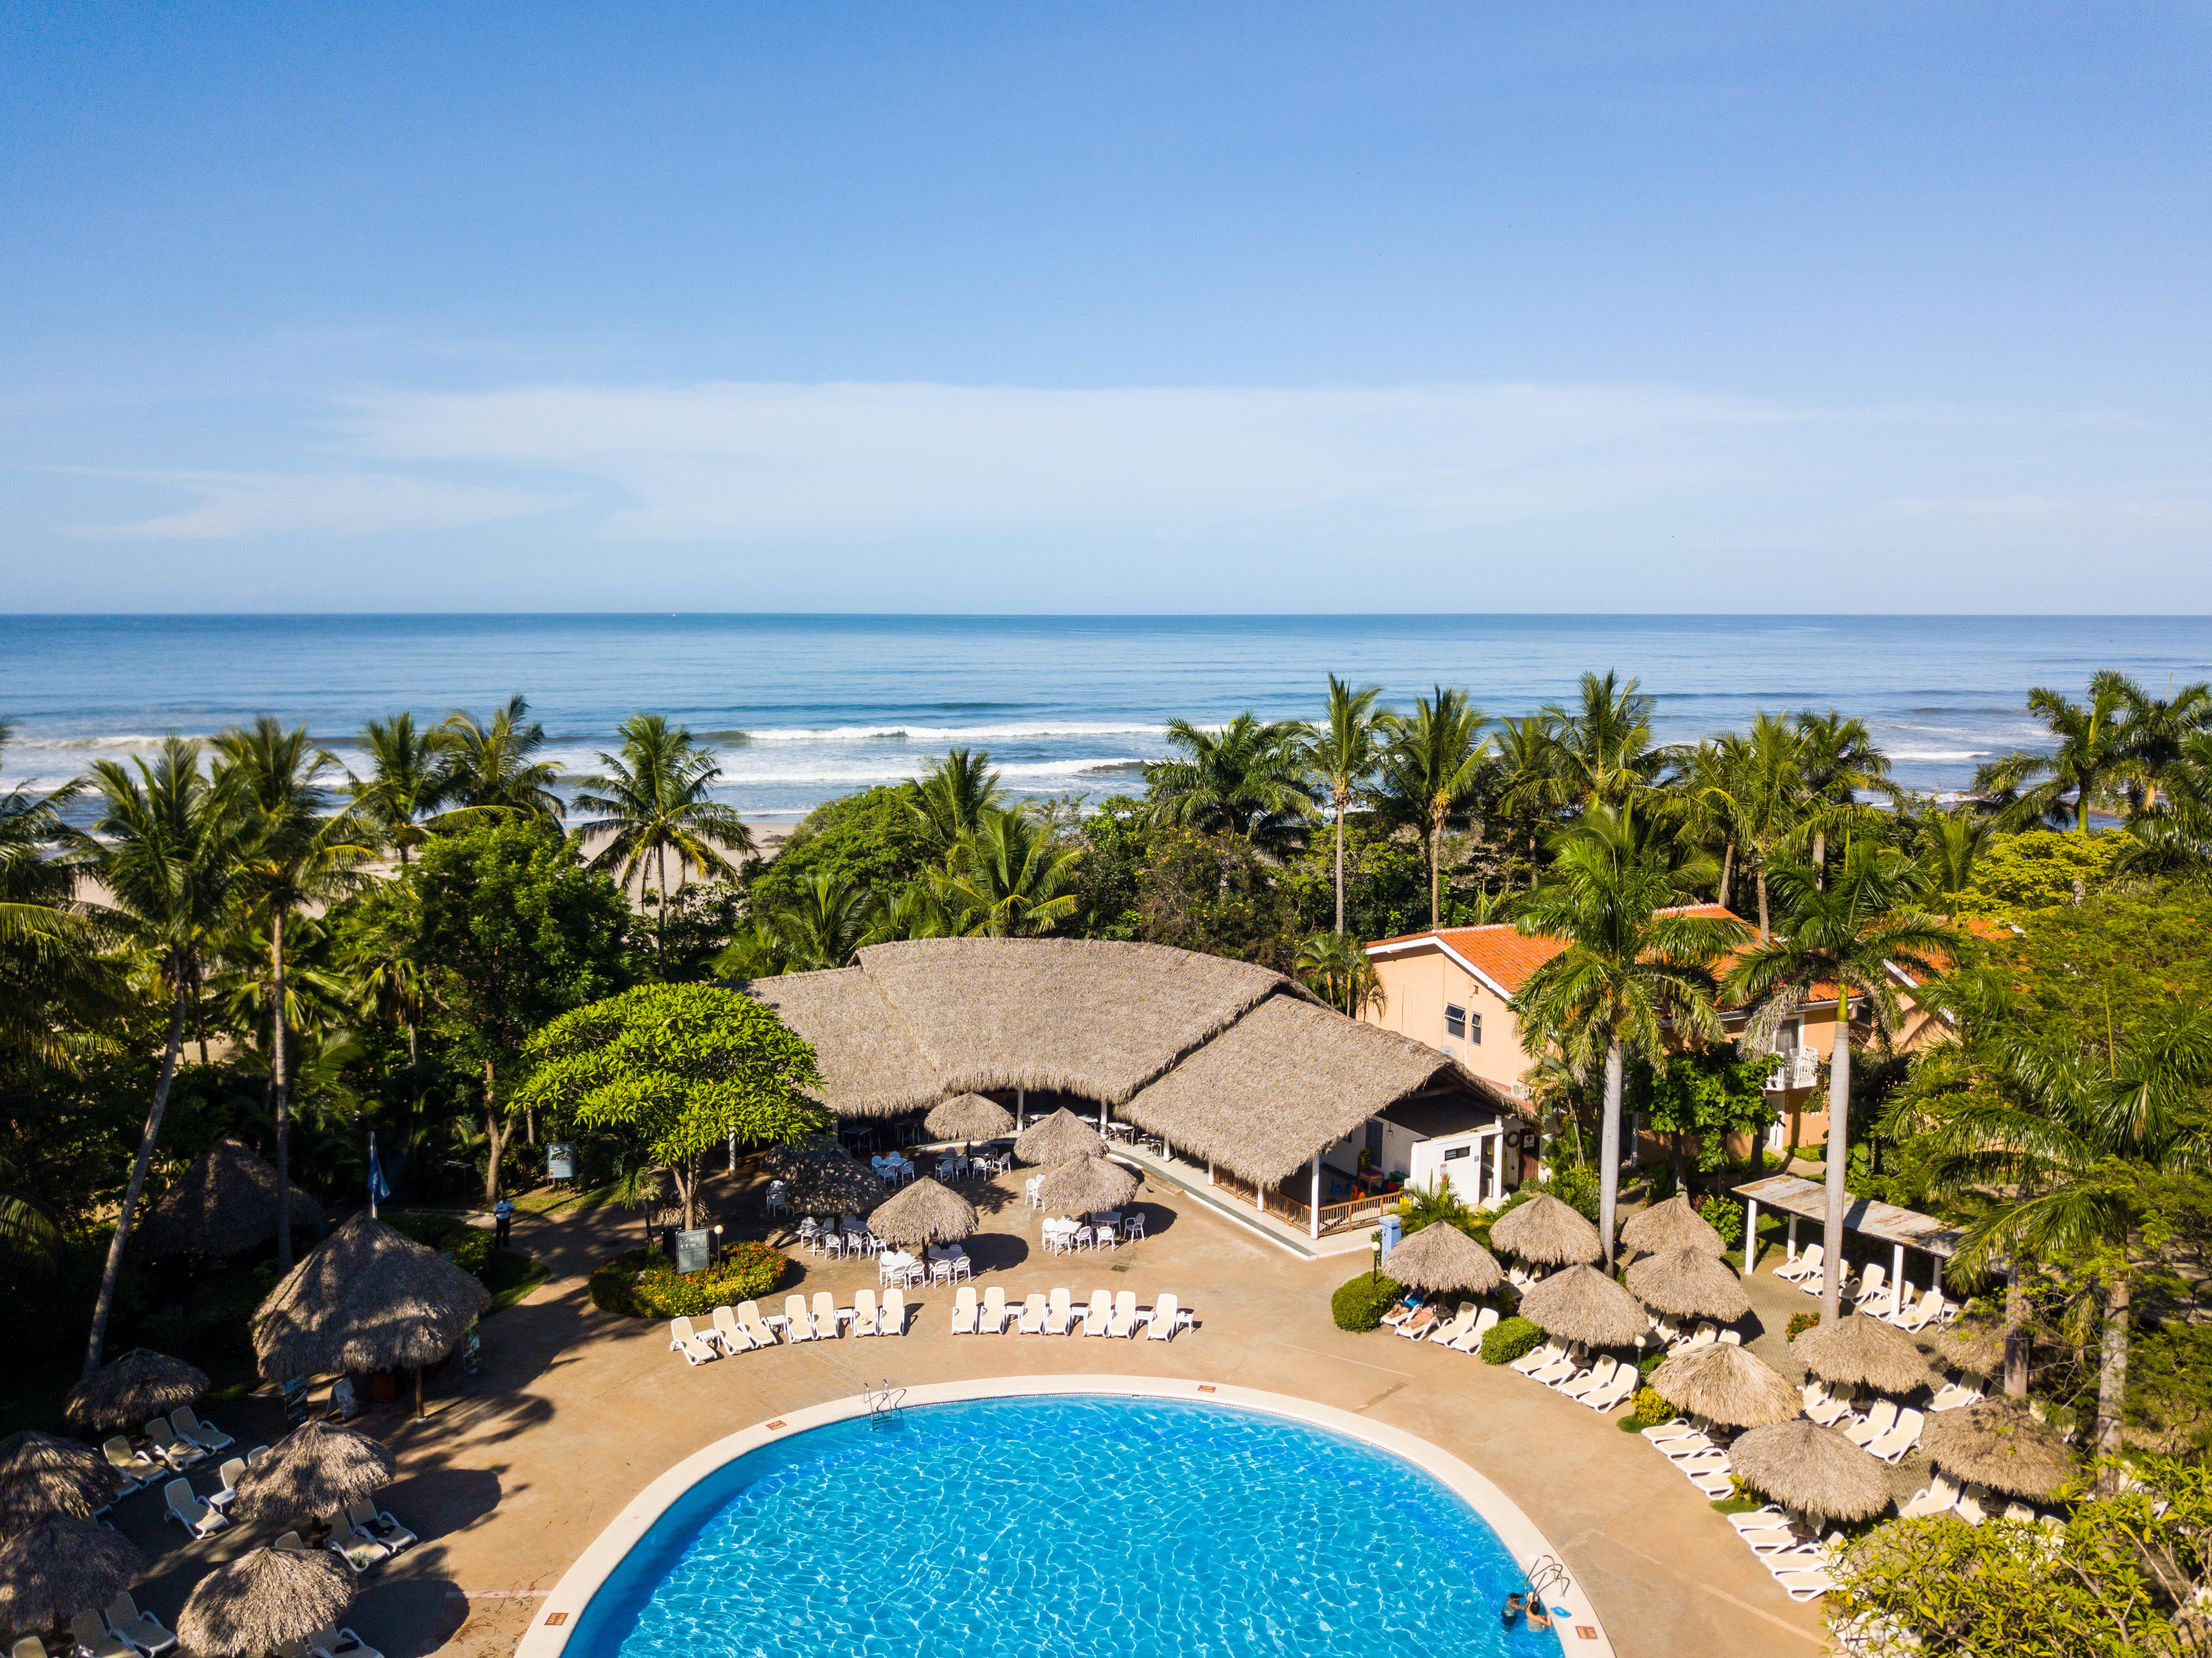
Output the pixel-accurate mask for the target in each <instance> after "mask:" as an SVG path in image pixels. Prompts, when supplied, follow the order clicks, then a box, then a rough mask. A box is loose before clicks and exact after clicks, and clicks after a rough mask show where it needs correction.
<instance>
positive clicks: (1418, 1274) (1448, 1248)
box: [1383, 1220, 1505, 1296]
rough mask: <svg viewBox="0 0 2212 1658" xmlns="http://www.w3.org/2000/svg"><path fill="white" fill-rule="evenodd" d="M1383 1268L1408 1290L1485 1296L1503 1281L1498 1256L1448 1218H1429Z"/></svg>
mask: <svg viewBox="0 0 2212 1658" xmlns="http://www.w3.org/2000/svg"><path fill="white" fill-rule="evenodd" d="M1383 1271H1384V1272H1388V1273H1389V1275H1390V1276H1391V1277H1392V1278H1395V1280H1396V1281H1397V1282H1399V1283H1400V1284H1404V1285H1405V1286H1406V1287H1407V1289H1409V1290H1420V1291H1426V1292H1427V1293H1429V1294H1431V1295H1443V1294H1446V1293H1448V1292H1449V1291H1455V1290H1457V1291H1464V1292H1465V1293H1467V1294H1468V1295H1473V1296H1486V1295H1488V1294H1489V1293H1490V1292H1491V1291H1492V1290H1495V1289H1496V1288H1497V1287H1498V1285H1499V1284H1503V1283H1504V1282H1505V1274H1504V1272H1502V1271H1500V1270H1499V1268H1498V1258H1497V1257H1496V1256H1495V1255H1493V1254H1491V1253H1490V1251H1489V1250H1487V1249H1486V1248H1483V1247H1482V1246H1481V1245H1480V1244H1479V1243H1477V1242H1475V1241H1474V1239H1473V1238H1471V1237H1469V1236H1468V1235H1467V1234H1466V1233H1464V1232H1462V1231H1461V1230H1459V1228H1458V1227H1456V1226H1454V1225H1453V1224H1451V1223H1450V1222H1449V1221H1441V1220H1439V1221H1431V1222H1430V1223H1429V1224H1427V1225H1426V1226H1424V1227H1423V1228H1421V1230H1419V1231H1418V1232H1411V1233H1408V1234H1407V1236H1406V1237H1405V1238H1404V1239H1403V1240H1402V1241H1401V1242H1400V1243H1399V1244H1398V1246H1397V1247H1396V1248H1394V1249H1392V1250H1391V1251H1390V1254H1389V1257H1388V1258H1387V1259H1386V1260H1384V1261H1383Z"/></svg>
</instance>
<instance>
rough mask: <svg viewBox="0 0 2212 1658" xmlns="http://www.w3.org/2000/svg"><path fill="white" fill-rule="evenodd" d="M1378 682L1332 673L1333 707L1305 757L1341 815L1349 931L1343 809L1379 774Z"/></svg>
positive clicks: (1340, 888) (1339, 897) (1340, 878)
mask: <svg viewBox="0 0 2212 1658" xmlns="http://www.w3.org/2000/svg"><path fill="white" fill-rule="evenodd" d="M1381 695H1383V689H1382V687H1381V686H1379V685H1363V686H1361V687H1360V688H1359V689H1358V690H1354V689H1352V687H1351V686H1349V685H1347V684H1346V683H1344V681H1342V680H1341V679H1339V678H1338V677H1336V676H1335V675H1334V674H1331V675H1329V677H1328V714H1327V715H1326V716H1325V717H1324V718H1323V719H1322V723H1321V724H1320V725H1319V726H1316V728H1315V729H1314V730H1313V731H1312V732H1310V733H1309V734H1308V735H1307V737H1306V738H1305V757H1306V763H1307V764H1308V765H1309V766H1310V767H1312V768H1313V769H1314V773H1315V774H1316V776H1318V777H1319V778H1320V779H1321V782H1322V788H1323V790H1324V791H1325V792H1326V793H1327V794H1328V805H1329V810H1330V811H1333V812H1334V813H1335V815H1336V930H1337V932H1339V933H1341V932H1343V931H1344V814H1345V811H1346V809H1347V808H1348V807H1349V806H1350V805H1352V802H1353V801H1354V800H1356V799H1358V798H1359V790H1360V786H1361V785H1362V784H1364V783H1365V782H1366V780H1368V778H1369V777H1370V776H1371V775H1372V774H1374V771H1375V764H1376V760H1377V759H1378V758H1379V757H1380V744H1378V743H1377V742H1376V719H1377V715H1376V708H1375V704H1376V699H1377V698H1379V697H1380V696H1381Z"/></svg>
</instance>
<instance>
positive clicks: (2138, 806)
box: [2100, 674, 2212, 812]
mask: <svg viewBox="0 0 2212 1658" xmlns="http://www.w3.org/2000/svg"><path fill="white" fill-rule="evenodd" d="M2100 677H2102V676H2100ZM2112 678H2113V679H2114V680H2116V681H2117V682H2118V687H2119V691H2120V699H2121V701H2122V702H2123V703H2124V706H2125V707H2126V709H2127V722H2126V724H2125V725H2124V726H2123V727H2122V728H2121V731H2120V734H2119V746H2120V749H2121V751H2122V752H2123V753H2124V755H2125V756H2126V770H2127V782H2126V787H2127V792H2128V796H2129V800H2130V805H2131V806H2132V808H2133V809H2134V810H2135V811H2139V812H2140V811H2156V810H2157V809H2158V806H2159V804H2160V797H2161V795H2162V794H2163V793H2164V792H2165V788H2166V778H2167V774H2169V772H2170V771H2172V769H2173V768H2176V767H2177V766H2179V765H2180V764H2181V762H2182V760H2183V756H2184V753H2185V750H2186V749H2187V747H2188V745H2189V744H2190V743H2191V740H2192V739H2196V738H2202V737H2203V734H2204V732H2205V728H2206V727H2207V726H2212V684H2207V683H2204V682H2203V681H2202V680H2199V681H2198V682H2197V683H2195V684H2191V685H2184V686H2183V687H2182V688H2181V689H2179V690H2177V691H2173V692H2172V693H2171V694H2170V695H2166V696H2153V695H2150V694H2149V693H2148V691H2146V690H2144V689H2143V688H2142V686H2141V685H2139V684H2137V683H2136V682H2135V681H2134V680H2132V679H2130V678H2128V677H2126V676H2124V675H2120V674H2113V675H2112Z"/></svg>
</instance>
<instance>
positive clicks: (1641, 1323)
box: [1521, 1264, 1651, 1347]
mask: <svg viewBox="0 0 2212 1658" xmlns="http://www.w3.org/2000/svg"><path fill="white" fill-rule="evenodd" d="M1521 1316H1522V1317H1523V1318H1525V1319H1528V1320H1530V1321H1533V1322H1534V1324H1536V1325H1537V1326H1538V1327H1540V1328H1541V1330H1542V1331H1543V1332H1544V1333H1545V1334H1547V1335H1563V1336H1565V1337H1566V1338H1567V1339H1569V1340H1571V1341H1586V1342H1589V1343H1590V1344H1591V1345H1593V1346H1598V1347H1626V1346H1628V1345H1631V1344H1632V1343H1633V1342H1634V1341H1635V1340H1636V1339H1637V1338H1638V1336H1641V1335H1644V1334H1645V1333H1648V1332H1649V1331H1650V1328H1651V1322H1650V1320H1649V1319H1647V1318H1646V1317H1645V1316H1644V1309H1643V1308H1642V1306H1640V1305H1639V1304H1638V1302H1637V1299H1636V1297H1634V1296H1632V1295H1630V1294H1629V1293H1628V1291H1626V1290H1624V1289H1622V1288H1621V1287H1620V1285H1619V1284H1616V1283H1614V1282H1613V1280H1612V1279H1611V1278H1607V1276H1606V1275H1605V1274H1604V1273H1603V1272H1599V1271H1598V1270H1597V1268H1596V1267H1595V1266H1581V1265H1579V1264H1578V1265H1576V1266H1563V1267H1561V1268H1560V1269H1559V1271H1558V1272H1553V1273H1552V1274H1551V1275H1550V1276H1548V1277H1547V1278H1543V1279H1541V1281H1539V1282H1537V1283H1535V1284H1530V1285H1529V1286H1528V1288H1527V1289H1526V1290H1524V1291H1522V1293H1521Z"/></svg>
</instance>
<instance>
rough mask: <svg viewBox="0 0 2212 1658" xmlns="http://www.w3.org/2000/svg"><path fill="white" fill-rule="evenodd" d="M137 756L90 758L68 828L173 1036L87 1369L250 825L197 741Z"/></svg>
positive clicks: (96, 1358)
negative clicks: (87, 823)
mask: <svg viewBox="0 0 2212 1658" xmlns="http://www.w3.org/2000/svg"><path fill="white" fill-rule="evenodd" d="M135 764H136V767H137V774H136V775H133V774H132V773H131V772H130V771H127V770H125V768H123V767H122V766H120V765H118V764H117V763H116V762H114V761H112V760H99V761H94V762H93V765H92V768H91V773H90V775H89V778H88V786H89V787H90V789H91V791H92V793H94V794H95V795H97V796H98V798H99V800H100V816H99V817H98V819H97V820H96V821H95V823H94V825H93V828H92V829H91V831H90V832H89V833H86V832H83V831H81V830H73V831H71V833H70V851H69V853H68V854H67V857H68V860H69V862H70V864H71V865H75V866H76V867H78V868H82V869H84V870H86V871H88V872H90V873H91V875H92V876H93V877H94V879H96V880H97V881H98V882H99V883H100V885H101V886H103V887H104V888H106V891H107V895H108V897H107V902H105V903H103V904H100V905H98V906H96V907H95V913H96V914H99V915H100V917H101V918H102V920H104V921H106V923H107V925H109V926H111V927H112V928H113V929H114V931H115V932H118V934H120V935H121V936H123V937H124V938H127V939H128V940H129V941H130V942H131V944H133V945H134V946H135V947H136V948H137V950H140V951H141V952H143V955H144V956H145V957H148V958H149V960H150V963H151V965H152V968H153V970H154V975H155V981H156V982H157V983H158V984H159V985H160V986H161V989H162V991H163V993H164V994H165V996H166V998H167V1001H168V1004H169V1034H168V1040H167V1043H166V1045H165V1046H164V1047H163V1048H162V1050H161V1071H160V1072H159V1074H158V1076H157V1078H156V1080H155V1084H154V1103H153V1107H152V1108H151V1109H150V1110H149V1111H148V1113H147V1114H146V1126H145V1127H144V1129H143V1131H142V1132H141V1133H140V1135H139V1139H138V1155H137V1158H136V1159H135V1160H134V1161H133V1162H132V1163H131V1178H130V1180H129V1181H128V1182H127V1183H126V1184H125V1187H124V1188H123V1201H122V1206H121V1207H120V1208H119V1209H118V1212H117V1213H116V1218H115V1234H114V1236H112V1238H111V1239H110V1240H109V1241H108V1245H107V1264H106V1267H105V1268H104V1269H103V1270H102V1272H101V1273H100V1292H99V1295H98V1296H97V1297H96V1298H95V1299H94V1303H93V1309H92V1330H91V1333H90V1335H89V1337H88V1339H87V1341H86V1344H85V1354H84V1374H85V1375H87V1376H90V1375H91V1374H92V1373H93V1371H94V1370H97V1369H99V1368H100V1349H101V1347H102V1345H104V1344H105V1342H106V1339H107V1316H108V1314H109V1313H110V1312H111V1311H112V1309H113V1308H114V1305H115V1284H116V1279H117V1278H118V1276H119V1275H120V1273H121V1272H122V1268H123V1251H124V1246H125V1244H126V1243H128V1242H130V1237H131V1222H132V1221H133V1220H134V1219H135V1218H137V1212H138V1200H139V1199H140V1198H141V1197H143V1195H144V1194H145V1191H146V1170H147V1168H148V1166H149V1164H150V1163H152V1162H153V1158H154V1145H155V1141H156V1140H157V1139H159V1138H160V1137H161V1115H162V1113H163V1112H165V1111H166V1110H167V1108H168V1104H169V1084H171V1083H172V1082H173V1080H174V1079H175V1078H176V1074H177V1055H178V1054H179V1050H181V1049H182V1048H183V1046H184V1040H185V1009H186V1008H187V1007H189V1006H190V1005H191V1001H192V999H193V998H194V997H195V996H196V995H197V993H198V990H199V982H200V974H201V970H202V967H203V964H204V952H205V951H206V950H207V949H208V946H209V944H210V941H211V940H212V939H213V938H215V937H216V935H217V934H218V933H219V932H221V931H222V928H223V927H224V926H226V925H228V921H229V919H230V915H231V907H232V902H233V899H234V894H235V888H236V885H237V883H238V880H239V878H240V872H241V871H242V869H243V867H244V865H245V859H246V844H247V841H246V837H247V834H248V832H249V829H250V828H251V823H252V817H251V814H250V812H249V811H248V810H246V806H245V804H244V803H243V802H241V801H240V799H239V798H238V787H237V785H236V783H235V782H234V781H233V780H230V779H229V778H228V777H225V778H210V777H209V776H208V775H207V774H205V773H204V772H203V771H202V770H201V769H200V749H199V744H197V743H188V742H185V741H184V740H183V739H181V738H175V737H172V738H168V739H167V741H165V742H164V743H163V744H161V750H160V751H159V752H158V753H157V755H156V756H155V759H154V761H153V762H152V763H151V764H150V765H149V763H148V762H146V761H144V760H143V759H142V760H138V761H137V762H135Z"/></svg>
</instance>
